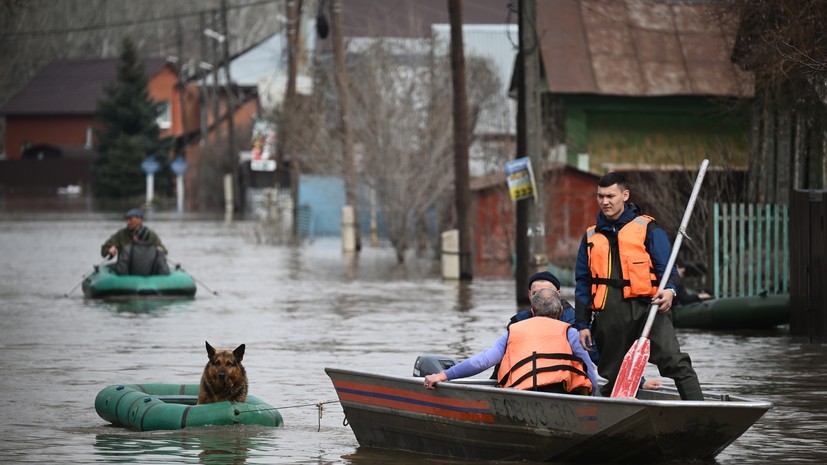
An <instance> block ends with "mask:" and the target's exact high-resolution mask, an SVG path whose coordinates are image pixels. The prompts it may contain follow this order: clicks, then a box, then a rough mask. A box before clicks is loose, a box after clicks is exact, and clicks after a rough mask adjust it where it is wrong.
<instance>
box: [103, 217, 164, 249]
mask: <svg viewBox="0 0 827 465" xmlns="http://www.w3.org/2000/svg"><path fill="white" fill-rule="evenodd" d="M124 218H126V227H125V228H123V229H120V230H118V232H116V233H115V234H113V235H112V236H111V237H110V238H109V239H107V240H106V242H104V243H103V245H102V246H101V257H106V256H110V257H114V256H115V255H118V253H119V252H120V251H122V250H123V248H124V246H127V245H131V244H132V241H133V235H134V233H135V231H136V230H137V229H138V228H139V227H140V226H142V225H143V224H144V212H143V211H141V210H140V209H139V208H133V209H131V210H129V211H128V212H126V214H125V215H124ZM145 229H146V230H147V231H148V234H149V237H148V238H147V241H146V242H149V243H150V244H152V245H154V246H155V247H157V248H158V251H160V252H163V253H164V254H166V253H167V249H166V247H164V244H162V243H161V239H160V238H159V237H158V235H157V234H155V231H152V230H151V229H149V228H145Z"/></svg>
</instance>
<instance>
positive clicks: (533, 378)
mask: <svg viewBox="0 0 827 465" xmlns="http://www.w3.org/2000/svg"><path fill="white" fill-rule="evenodd" d="M562 310H563V308H562V304H561V303H560V296H558V295H557V293H556V292H554V291H553V290H551V289H541V290H539V291H537V292H535V293H534V295H532V297H531V314H532V317H531V318H528V319H526V320H523V321H519V322H516V323H514V324H512V325H510V326H509V328H508V329H507V330H506V332H505V333H504V334H503V335H502V336H501V337H500V339H498V340H497V342H496V343H495V344H494V345H493V346H491V347H490V348H489V349H487V350H485V351H483V352H481V353H479V354H477V355H475V356H473V357H471V358H469V359H467V360H463V361H462V362H460V363H458V364H457V365H455V366H453V367H451V368H449V369H448V370H446V371H443V372H441V373H437V374H433V375H428V376H426V377H425V388H427V389H433V388H434V385H435V384H436V383H438V382H442V381H447V380H449V379H456V378H465V377H468V376H473V375H475V374H477V373H480V372H482V371H484V370H486V369H488V368H491V367H492V366H494V365H496V364H498V363H500V362H502V363H501V365H500V368H499V370H498V372H497V379H498V380H499V381H498V383H497V385H498V386H500V387H513V388H517V389H525V390H535V391H544V392H556V393H569V394H582V395H597V393H598V392H599V390H598V389H597V370H596V369H595V367H594V364H592V361H591V359H590V358H589V356H588V354H587V353H586V351H585V350H583V347H582V346H581V345H580V339H579V333H578V332H577V330H575V329H574V328H573V327H572V326H571V325H569V324H566V323H564V322H562V321H560V320H558V318H559V317H560V314H561V313H562ZM534 367H536V368H537V369H536V370H534V369H533V368H534Z"/></svg>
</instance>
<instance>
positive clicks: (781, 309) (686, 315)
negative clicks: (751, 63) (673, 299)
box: [672, 294, 790, 330]
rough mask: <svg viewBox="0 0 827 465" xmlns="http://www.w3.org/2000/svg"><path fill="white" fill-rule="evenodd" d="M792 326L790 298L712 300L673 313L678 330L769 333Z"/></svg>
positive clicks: (786, 295) (674, 310)
mask: <svg viewBox="0 0 827 465" xmlns="http://www.w3.org/2000/svg"><path fill="white" fill-rule="evenodd" d="M789 322H790V295H789V294H777V295H763V296H761V295H756V296H750V297H728V298H721V299H712V300H707V301H703V302H698V303H694V304H689V305H681V306H678V307H675V308H674V309H673V311H672V323H673V325H674V326H675V327H676V328H699V329H723V330H735V329H769V328H774V327H776V326H780V325H784V324H788V323H789Z"/></svg>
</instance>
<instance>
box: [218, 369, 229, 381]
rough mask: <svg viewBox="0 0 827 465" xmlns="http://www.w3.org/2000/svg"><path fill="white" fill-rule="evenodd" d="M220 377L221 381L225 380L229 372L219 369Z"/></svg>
mask: <svg viewBox="0 0 827 465" xmlns="http://www.w3.org/2000/svg"><path fill="white" fill-rule="evenodd" d="M218 379H219V380H221V381H224V380H225V379H227V372H225V371H219V372H218Z"/></svg>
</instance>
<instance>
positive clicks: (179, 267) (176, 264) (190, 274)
mask: <svg viewBox="0 0 827 465" xmlns="http://www.w3.org/2000/svg"><path fill="white" fill-rule="evenodd" d="M164 258H166V259H167V261H168V262H169V264H170V265H173V266H174V267H175V269H176V270H181V271H182V272H183V273H186V274H188V275H189V276H190V278H192V279H194V280H195V282H197V283H198V284H200V285H201V286H202V287H203V288H204V289H206V290H207V291H209V293H210V294H212V295H218V292H216V291H214V290H212V289H210V286H207V283H205V282H204V281H201V280H200V279H198V277H197V276H195V275H194V274H192V273H190V272H189V271H187V270H185V269H184V267H183V266H181V264H180V263H178V262H176V261H175V260H173V259H171V258H169V257H166V256H165V257H164Z"/></svg>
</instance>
